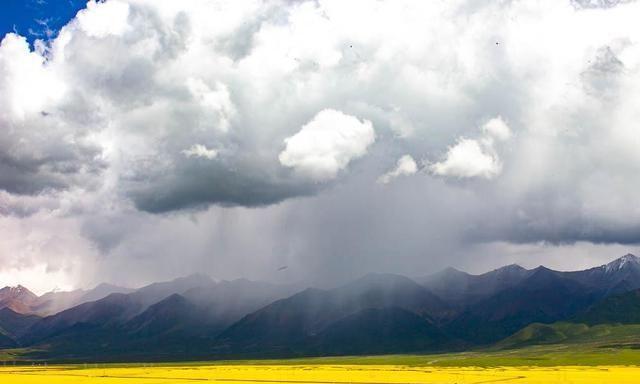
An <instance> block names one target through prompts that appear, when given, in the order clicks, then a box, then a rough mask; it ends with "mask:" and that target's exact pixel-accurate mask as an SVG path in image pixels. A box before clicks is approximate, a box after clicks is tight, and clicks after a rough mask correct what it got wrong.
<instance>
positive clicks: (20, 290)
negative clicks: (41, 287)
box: [0, 284, 37, 298]
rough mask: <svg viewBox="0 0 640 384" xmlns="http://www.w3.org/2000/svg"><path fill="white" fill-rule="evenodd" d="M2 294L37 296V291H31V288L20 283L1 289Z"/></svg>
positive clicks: (26, 296)
mask: <svg viewBox="0 0 640 384" xmlns="http://www.w3.org/2000/svg"><path fill="white" fill-rule="evenodd" d="M0 295H2V296H4V297H24V298H37V296H36V294H35V293H33V292H31V291H30V290H29V289H27V288H26V287H24V286H23V285H20V284H18V285H16V286H13V287H4V288H2V289H0Z"/></svg>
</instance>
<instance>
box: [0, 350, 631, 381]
mask: <svg viewBox="0 0 640 384" xmlns="http://www.w3.org/2000/svg"><path fill="white" fill-rule="evenodd" d="M13 353H15V355H6V354H5V358H8V357H11V356H19V355H20V353H19V351H13ZM3 364H8V365H6V366H5V365H0V383H2V384H5V383H6V384H35V383H47V384H49V383H50V384H62V383H65V384H94V383H95V384H100V383H105V384H107V383H123V384H124V383H131V384H139V383H140V384H142V383H157V384H163V383H177V384H180V383H193V382H206V381H212V382H213V381H215V382H221V383H224V382H229V383H323V384H324V383H458V384H471V383H494V382H495V383H509V382H513V383H523V384H538V383H576V384H580V383H584V384H589V383H598V384H602V383H616V384H618V383H621V384H626V383H634V384H635V383H638V382H640V349H637V348H636V347H635V344H628V345H627V344H616V345H606V344H601V343H593V344H589V343H580V344H560V345H544V346H531V347H525V348H517V349H506V350H483V351H473V352H464V353H449V354H433V355H386V356H357V357H355V356H354V357H322V358H304V359H283V360H243V361H239V360H236V361H216V362H184V363H153V364H150V363H138V364H99V363H98V364H96V363H90V364H89V363H88V364H69V365H54V364H49V365H48V366H45V365H44V363H43V362H34V363H27V362H25V361H22V362H17V363H16V365H15V366H14V365H13V362H11V361H10V360H9V361H7V360H5V363H3ZM25 364H26V365H25ZM30 364H35V365H30ZM38 364H39V365H38Z"/></svg>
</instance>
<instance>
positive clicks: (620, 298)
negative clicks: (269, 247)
mask: <svg viewBox="0 0 640 384" xmlns="http://www.w3.org/2000/svg"><path fill="white" fill-rule="evenodd" d="M639 269H640V258H638V257H636V256H633V255H625V256H623V257H621V258H619V259H616V260H614V261H612V262H610V263H608V264H606V265H603V266H600V267H595V268H590V269H587V270H584V271H572V272H563V271H554V270H551V269H548V268H545V267H542V266H540V267H537V268H534V269H530V270H527V269H524V268H522V267H519V266H515V265H509V266H506V267H503V268H499V269H496V270H493V271H490V272H487V273H484V274H481V275H471V274H468V273H465V272H461V271H457V270H453V269H451V268H448V269H446V270H444V271H442V272H440V273H437V274H434V275H431V276H427V277H423V278H419V279H411V278H408V277H405V276H400V275H395V274H386V273H377V274H368V275H366V276H364V277H362V278H359V279H356V280H354V281H352V282H350V283H347V284H344V285H341V286H338V287H336V288H332V289H318V288H304V287H302V286H299V285H278V284H270V283H264V282H254V281H250V280H246V279H237V280H232V281H224V280H223V281H215V280H213V279H211V278H209V277H207V276H205V275H191V276H187V277H183V278H178V279H174V280H172V281H166V282H158V283H153V284H150V285H147V286H144V287H142V288H139V289H136V290H133V291H131V292H129V293H120V292H115V293H111V294H108V295H107V296H106V297H103V298H100V299H98V300H95V301H90V302H84V303H80V304H78V305H75V306H73V307H71V308H68V309H65V310H62V311H60V312H58V313H56V314H52V315H49V316H45V317H40V316H37V315H32V314H31V313H32V312H31V311H32V309H31V307H29V306H26V305H14V307H16V308H18V309H22V310H24V312H23V313H20V312H19V311H16V310H15V309H11V308H9V307H5V308H3V309H0V346H2V347H3V348H11V347H16V346H29V347H34V348H35V349H34V350H35V351H38V352H34V353H36V355H37V356H38V357H39V358H48V359H99V360H126V359H128V358H137V359H163V358H172V359H183V358H184V359H190V358H205V357H224V356H226V357H227V358H229V357H249V356H253V357H255V356H265V357H266V356H271V357H276V356H304V355H336V354H375V353H403V352H425V351H453V350H461V349H466V348H473V347H477V346H486V345H491V344H494V343H497V344H496V345H499V346H500V345H502V346H505V347H506V346H513V345H520V344H522V343H529V344H531V343H537V342H543V341H544V342H547V343H548V342H553V340H560V339H562V337H561V336H560V334H561V333H562V331H560V330H559V328H558V327H557V326H555V325H549V326H542V325H535V324H540V323H546V324H552V323H554V322H557V321H565V322H566V321H570V322H575V323H579V322H583V323H587V324H590V325H593V324H609V323H635V322H637V321H638V319H640V312H639V311H638V308H640V301H639V300H638V297H640V296H638V291H640V289H638V288H635V287H637V286H638V284H640V275H638V273H637V271H638V270H639ZM627 287H629V290H626V288H627ZM107 288H108V289H107ZM111 289H113V287H109V286H107V285H101V286H99V289H96V290H93V291H92V292H90V293H85V294H84V295H82V297H88V296H87V294H94V293H95V292H99V293H100V294H102V293H106V292H108V291H109V290H111ZM1 292H4V296H3V297H5V299H6V300H7V302H9V303H14V304H15V303H21V302H19V301H17V300H18V299H23V300H25V301H26V302H37V301H38V299H39V298H38V297H37V296H36V295H33V294H31V293H29V292H28V290H27V289H26V288H24V287H16V288H13V289H12V288H5V289H4V290H2V291H1ZM58 294H59V295H63V296H64V295H66V294H65V293H62V292H59V293H58ZM72 294H73V296H74V297H80V296H79V295H77V293H76V292H75V291H74V292H72ZM50 296H51V295H50V294H47V295H43V296H42V297H50ZM570 329H572V330H575V331H576V332H578V330H579V329H581V328H576V327H573V326H571V327H570ZM572 332H573V331H572ZM544 335H546V336H544ZM638 337H640V335H638ZM503 339H504V340H505V341H501V340H503ZM34 357H35V356H34Z"/></svg>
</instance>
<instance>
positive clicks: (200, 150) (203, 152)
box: [182, 144, 218, 160]
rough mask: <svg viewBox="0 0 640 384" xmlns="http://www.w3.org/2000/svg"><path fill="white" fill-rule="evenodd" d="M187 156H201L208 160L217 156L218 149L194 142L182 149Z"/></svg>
mask: <svg viewBox="0 0 640 384" xmlns="http://www.w3.org/2000/svg"><path fill="white" fill-rule="evenodd" d="M182 153H184V155H185V156H187V157H202V158H205V159H208V160H213V159H215V158H216V157H217V156H218V151H216V150H215V149H209V148H207V147H205V146H204V145H202V144H194V145H192V146H191V147H189V149H185V150H183V151H182Z"/></svg>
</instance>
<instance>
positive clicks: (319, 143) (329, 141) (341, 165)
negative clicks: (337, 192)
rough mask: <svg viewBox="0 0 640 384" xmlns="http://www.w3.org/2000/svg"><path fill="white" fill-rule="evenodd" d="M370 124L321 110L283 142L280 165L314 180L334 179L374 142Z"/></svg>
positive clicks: (334, 112)
mask: <svg viewBox="0 0 640 384" xmlns="http://www.w3.org/2000/svg"><path fill="white" fill-rule="evenodd" d="M375 137H376V135H375V131H374V130H373V125H372V124H371V122H370V121H368V120H364V121H360V120H358V119H357V118H356V117H354V116H349V115H346V114H344V113H342V112H340V111H336V110H333V109H324V110H322V111H320V112H318V114H316V115H315V116H314V117H313V119H311V121H309V122H308V123H306V124H305V125H303V126H302V128H301V129H300V131H299V132H298V133H296V134H295V135H293V136H291V137H288V138H286V139H285V144H286V147H285V149H284V150H283V151H282V152H281V153H280V155H279V157H278V158H279V159H280V163H281V164H282V165H284V166H286V167H291V168H294V169H295V170H296V171H297V172H299V173H301V174H303V175H305V176H308V177H310V178H312V179H314V180H317V181H324V180H329V179H333V178H335V177H336V176H337V175H338V172H340V171H342V170H343V169H345V168H346V167H347V165H348V164H349V162H350V161H351V160H353V159H357V158H359V157H362V156H364V155H365V154H366V153H367V148H368V147H369V146H370V145H371V144H373V142H374V141H375Z"/></svg>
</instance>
